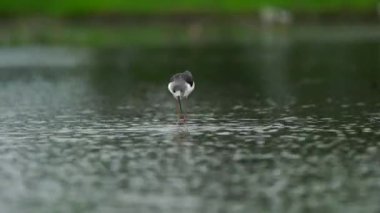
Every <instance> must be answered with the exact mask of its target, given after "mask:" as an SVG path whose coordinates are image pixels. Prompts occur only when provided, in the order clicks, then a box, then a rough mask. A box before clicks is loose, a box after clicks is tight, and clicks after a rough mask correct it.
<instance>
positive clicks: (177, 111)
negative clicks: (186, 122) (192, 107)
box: [175, 101, 181, 120]
mask: <svg viewBox="0 0 380 213" xmlns="http://www.w3.org/2000/svg"><path fill="white" fill-rule="evenodd" d="M175 106H176V113H177V117H178V120H181V113H180V112H179V103H178V101H175Z"/></svg>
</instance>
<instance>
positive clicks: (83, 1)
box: [0, 0, 378, 16]
mask: <svg viewBox="0 0 380 213" xmlns="http://www.w3.org/2000/svg"><path fill="white" fill-rule="evenodd" d="M377 4H378V0H314V1H312V0H311V1H301V0H218V1H215V0H181V1H174V0H160V1H150V0H138V1H133V0H107V1H104V0H65V1H57V0H35V1H32V0H16V1H0V14H1V15H9V16H14V15H51V16H72V15H110V14H113V15H142V14H152V15H157V14H163V15H170V14H178V13H181V14H183V13H185V14H210V13H211V14H237V13H239V14H241V13H252V12H257V11H258V10H259V9H260V8H263V7H267V6H274V7H281V8H286V9H289V10H292V11H296V12H331V11H350V12H368V11H375V8H376V5H377Z"/></svg>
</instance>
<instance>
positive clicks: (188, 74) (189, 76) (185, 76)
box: [182, 71, 194, 86]
mask: <svg viewBox="0 0 380 213" xmlns="http://www.w3.org/2000/svg"><path fill="white" fill-rule="evenodd" d="M182 77H183V79H184V80H185V81H186V82H187V83H188V84H190V86H193V83H194V80H193V75H192V74H191V72H190V71H186V72H184V73H182Z"/></svg>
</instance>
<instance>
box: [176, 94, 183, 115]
mask: <svg viewBox="0 0 380 213" xmlns="http://www.w3.org/2000/svg"><path fill="white" fill-rule="evenodd" d="M177 101H178V104H179V110H180V112H181V114H183V111H182V104H181V98H180V97H179V96H177Z"/></svg>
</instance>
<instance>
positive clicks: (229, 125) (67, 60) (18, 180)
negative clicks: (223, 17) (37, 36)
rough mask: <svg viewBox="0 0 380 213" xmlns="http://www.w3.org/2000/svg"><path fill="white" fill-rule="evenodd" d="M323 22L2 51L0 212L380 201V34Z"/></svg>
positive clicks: (360, 205)
mask: <svg viewBox="0 0 380 213" xmlns="http://www.w3.org/2000/svg"><path fill="white" fill-rule="evenodd" d="M319 33H320V35H321V36H319V37H318V36H316V37H315V38H311V39H298V38H294V37H291V36H289V37H285V38H283V37H275V36H274V37H271V36H268V39H266V40H262V41H258V42H252V43H244V42H241V43H239V42H207V43H197V44H189V45H162V46H151V47H149V46H144V47H130V48H127V47H126V48H101V49H95V48H79V47H51V46H26V47H12V48H11V47H7V48H5V47H2V48H0V56H1V57H0V126H1V128H0V209H1V212H38V213H43V212H49V213H50V212H133V213H138V212H166V213H168V212H176V213H177V212H210V213H212V212H321V211H324V212H379V211H380V205H379V198H380V60H379V59H380V40H379V38H377V39H376V37H371V36H363V37H350V34H349V33H348V34H345V33H342V35H340V36H341V39H336V38H335V37H332V38H329V37H326V36H325V34H326V33H328V32H324V31H322V32H319ZM321 37H322V38H323V39H318V38H321ZM186 69H189V70H191V71H192V72H193V75H194V78H195V82H196V88H195V91H194V93H193V94H192V95H191V97H190V99H189V101H188V103H187V104H186V110H187V111H188V113H189V122H188V123H187V124H186V125H181V126H179V125H177V123H176V115H175V101H174V99H173V98H172V97H171V95H170V93H169V92H168V91H167V83H168V80H169V78H170V75H171V74H174V73H176V72H181V71H184V70H186Z"/></svg>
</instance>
